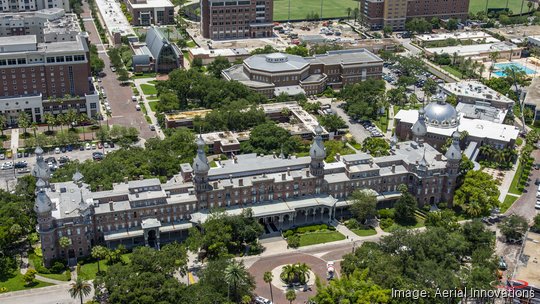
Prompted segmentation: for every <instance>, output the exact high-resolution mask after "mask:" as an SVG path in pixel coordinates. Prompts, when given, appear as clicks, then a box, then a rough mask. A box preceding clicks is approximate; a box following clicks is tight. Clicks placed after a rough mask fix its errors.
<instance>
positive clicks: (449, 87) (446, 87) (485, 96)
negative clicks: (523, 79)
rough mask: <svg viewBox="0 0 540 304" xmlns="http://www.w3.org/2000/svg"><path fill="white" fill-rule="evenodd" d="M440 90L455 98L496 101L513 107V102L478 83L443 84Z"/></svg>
mask: <svg viewBox="0 0 540 304" xmlns="http://www.w3.org/2000/svg"><path fill="white" fill-rule="evenodd" d="M440 87H441V89H443V91H445V92H446V93H447V94H454V95H457V96H463V97H469V98H474V99H475V100H478V101H486V102H490V103H491V102H492V101H497V102H499V103H504V104H507V105H508V107H511V106H513V105H514V101H513V100H512V99H510V98H508V97H506V96H504V95H502V94H501V93H499V92H497V91H495V90H493V89H492V88H490V87H488V86H486V85H484V84H482V83H480V82H478V81H465V80H464V81H459V82H453V83H444V84H441V85H440Z"/></svg>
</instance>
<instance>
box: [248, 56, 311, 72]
mask: <svg viewBox="0 0 540 304" xmlns="http://www.w3.org/2000/svg"><path fill="white" fill-rule="evenodd" d="M244 64H245V65H247V66H248V67H250V68H251V69H255V70H264V71H268V72H286V71H297V70H300V69H303V68H305V67H307V66H308V65H309V63H308V62H307V60H306V59H304V58H303V57H301V56H297V55H290V54H283V53H272V54H262V55H253V56H251V57H249V58H247V59H246V60H244Z"/></svg>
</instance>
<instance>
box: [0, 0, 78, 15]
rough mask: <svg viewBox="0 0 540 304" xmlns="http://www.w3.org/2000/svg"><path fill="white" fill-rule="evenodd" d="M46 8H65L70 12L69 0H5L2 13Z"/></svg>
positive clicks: (1, 6)
mask: <svg viewBox="0 0 540 304" xmlns="http://www.w3.org/2000/svg"><path fill="white" fill-rule="evenodd" d="M46 8H63V9H64V10H65V11H66V12H69V11H70V9H69V0H3V1H0V13H14V12H30V11H36V10H42V9H46Z"/></svg>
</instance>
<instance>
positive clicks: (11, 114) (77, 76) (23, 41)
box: [0, 35, 99, 125]
mask: <svg viewBox="0 0 540 304" xmlns="http://www.w3.org/2000/svg"><path fill="white" fill-rule="evenodd" d="M89 56H90V54H89V49H88V44H87V41H86V38H85V37H83V36H81V35H78V36H77V37H76V39H75V40H74V41H63V42H51V43H38V42H37V38H36V36H35V35H25V36H18V37H0V81H1V84H2V85H1V86H0V114H2V115H5V116H6V117H7V123H8V124H9V125H12V124H16V121H17V117H18V115H19V113H20V112H21V111H25V112H27V113H28V114H29V115H30V117H31V118H32V120H33V121H36V122H42V121H43V115H44V114H46V113H52V114H54V115H56V114H59V113H64V112H67V111H68V110H69V109H75V110H76V111H77V112H79V113H86V114H87V115H88V116H89V117H95V115H96V114H97V113H98V112H99V96H98V94H97V93H96V90H95V88H94V86H93V84H92V81H91V73H90V61H89Z"/></svg>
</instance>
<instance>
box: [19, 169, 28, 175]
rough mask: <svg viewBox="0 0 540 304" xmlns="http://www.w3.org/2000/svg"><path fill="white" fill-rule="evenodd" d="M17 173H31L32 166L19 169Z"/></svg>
mask: <svg viewBox="0 0 540 304" xmlns="http://www.w3.org/2000/svg"><path fill="white" fill-rule="evenodd" d="M17 173H18V174H26V173H30V168H21V169H18V170H17Z"/></svg>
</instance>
